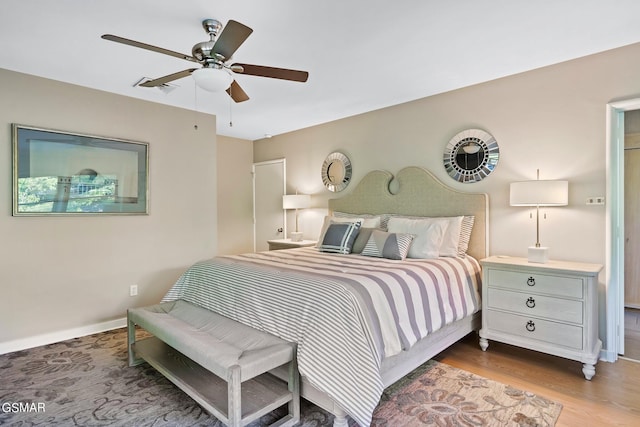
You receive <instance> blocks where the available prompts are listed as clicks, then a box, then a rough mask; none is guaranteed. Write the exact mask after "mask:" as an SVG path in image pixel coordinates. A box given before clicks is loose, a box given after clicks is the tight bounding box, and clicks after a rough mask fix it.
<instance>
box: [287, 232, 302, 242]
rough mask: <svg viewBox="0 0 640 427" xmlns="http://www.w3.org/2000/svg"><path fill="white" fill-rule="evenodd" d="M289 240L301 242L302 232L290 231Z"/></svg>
mask: <svg viewBox="0 0 640 427" xmlns="http://www.w3.org/2000/svg"><path fill="white" fill-rule="evenodd" d="M289 238H290V239H291V241H292V242H302V231H292V232H291V234H290V235H289Z"/></svg>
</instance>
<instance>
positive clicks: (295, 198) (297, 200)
mask: <svg viewBox="0 0 640 427" xmlns="http://www.w3.org/2000/svg"><path fill="white" fill-rule="evenodd" d="M310 205H311V196H310V195H308V194H289V195H287V194H285V195H284V196H282V209H284V210H288V209H295V210H296V231H294V232H292V233H291V234H290V238H291V241H292V242H299V241H301V240H302V232H301V231H298V209H306V208H308V207H309V206H310Z"/></svg>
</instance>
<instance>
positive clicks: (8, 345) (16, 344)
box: [0, 317, 127, 354]
mask: <svg viewBox="0 0 640 427" xmlns="http://www.w3.org/2000/svg"><path fill="white" fill-rule="evenodd" d="M125 326H127V318H126V317H123V318H121V319H115V320H110V321H108V322H102V323H94V324H93V325H87V326H80V327H78V328H72V329H66V330H64V331H57V332H50V333H47V334H42V335H35V336H32V337H29V338H21V339H17V340H13V341H5V342H2V343H0V354H5V353H12V352H14V351H20V350H26V349H28V348H33V347H39V346H41V345H47V344H53V343H56V342H60V341H65V340H70V339H73V338H78V337H84V336H86V335H91V334H97V333H99V332H104V331H110V330H112V329H118V328H124V327H125Z"/></svg>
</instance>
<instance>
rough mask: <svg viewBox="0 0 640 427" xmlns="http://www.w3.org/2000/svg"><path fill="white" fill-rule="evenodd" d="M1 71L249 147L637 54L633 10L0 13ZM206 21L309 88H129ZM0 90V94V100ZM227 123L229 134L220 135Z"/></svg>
mask: <svg viewBox="0 0 640 427" xmlns="http://www.w3.org/2000/svg"><path fill="white" fill-rule="evenodd" d="M0 6H1V9H0V10H1V12H0V68H6V69H9V70H14V71H19V72H24V73H27V74H33V75H37V76H42V77H46V78H50V79H54V80H59V81H63V82H68V83H73V84H77V85H81V86H86V87H91V88H95V89H99V90H104V91H108V92H113V93H117V94H121V95H126V96H131V97H135V98H140V99H145V100H148V101H153V102H159V103H163V104H169V105H174V106H178V107H182V108H187V109H192V110H197V111H202V112H207V113H212V114H215V115H217V117H218V133H219V134H221V135H227V136H234V137H238V138H244V139H249V140H256V139H260V138H263V137H264V136H265V134H271V135H277V134H281V133H284V132H288V131H292V130H296V129H301V128H304V127H308V126H312V125H316V124H320V123H324V122H328V121H332V120H336V119H339V118H342V117H348V116H352V115H355V114H359V113H364V112H367V111H372V110H375V109H379V108H383V107H386V106H390V105H395V104H399V103H402V102H406V101H410V100H414V99H418V98H423V97H426V96H430V95H433V94H437V93H442V92H445V91H449V90H452V89H457V88H460V87H465V86H469V85H472V84H476V83H480V82H484V81H488V80H492V79H496V78H499V77H503V76H507V75H511V74H515V73H519V72H522V71H527V70H530V69H534V68H538V67H542V66H546V65H550V64H554V63H558V62H562V61H566V60H569V59H573V58H577V57H581V56H585V55H589V54H593V53H596V52H600V51H603V50H608V49H612V48H615V47H619V46H624V45H627V44H631V43H635V42H639V41H640V24H638V16H640V1H638V0H609V1H603V0H537V1H531V0H483V1H480V0H455V1H453V0H450V1H445V0H398V1H390V0H384V1H383V0H322V1H321V0H316V1H311V0H306V1H305V0H269V1H267V0H218V1H216V0H180V1H178V0H135V1H132V0H2V2H1V4H0ZM205 18H216V19H218V20H220V21H222V22H223V23H226V22H227V20H228V19H234V20H236V21H239V22H242V23H243V24H245V25H247V26H249V27H251V28H253V30H254V32H253V34H252V35H251V36H250V37H249V38H248V39H247V41H246V42H245V43H244V44H243V45H242V46H241V47H240V48H239V49H238V50H237V52H236V54H235V56H234V58H233V60H234V61H235V62H244V63H250V64H258V65H269V66H274V67H282V68H293V69H299V70H305V71H309V80H308V82H307V83H297V82H288V81H282V80H275V79H268V78H261V77H254V76H243V75H237V74H236V80H237V82H238V83H239V84H240V85H241V86H242V87H243V89H244V90H245V91H246V92H247V94H248V95H249V96H250V97H251V99H250V100H249V101H247V102H244V103H240V104H235V103H234V104H233V105H231V103H230V102H229V97H228V96H227V95H226V94H225V93H209V92H204V91H201V90H200V91H196V89H195V86H194V83H193V80H192V78H191V77H187V78H184V79H181V80H177V81H175V82H174V83H175V84H176V85H178V88H176V89H175V90H174V91H172V92H171V93H169V94H165V93H163V92H161V91H160V90H159V89H156V88H141V87H134V84H135V83H136V82H138V81H139V80H140V79H141V78H142V77H153V78H155V77H160V76H164V75H166V74H170V73H173V72H176V71H180V70H183V69H186V68H191V67H192V65H193V64H192V63H190V62H187V61H184V60H181V59H178V58H173V57H170V56H166V55H162V54H159V53H155V52H149V51H145V50H142V49H137V48H134V47H130V46H125V45H122V44H118V43H113V42H109V41H105V40H102V39H101V38H100V36H101V35H102V34H105V33H111V34H115V35H118V36H121V37H125V38H130V39H134V40H137V41H141V42H144V43H148V44H152V45H155V46H160V47H164V48H166V49H170V50H174V51H178V52H183V53H187V54H190V53H191V47H192V46H193V45H194V44H195V43H197V42H200V41H205V40H207V39H208V36H207V34H205V32H204V30H203V29H202V27H201V21H202V20H203V19H205ZM1 84H2V82H0V87H1ZM230 114H231V116H232V119H233V126H232V127H230V126H229V121H230Z"/></svg>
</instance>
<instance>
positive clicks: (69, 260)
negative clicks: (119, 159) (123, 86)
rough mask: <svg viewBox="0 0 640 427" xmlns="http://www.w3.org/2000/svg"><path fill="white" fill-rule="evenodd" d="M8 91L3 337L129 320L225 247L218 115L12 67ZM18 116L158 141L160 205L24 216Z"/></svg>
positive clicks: (4, 90)
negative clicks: (17, 192)
mask: <svg viewBox="0 0 640 427" xmlns="http://www.w3.org/2000/svg"><path fill="white" fill-rule="evenodd" d="M0 93H1V94H2V95H1V96H0V125H1V127H2V129H3V130H2V132H0V170H2V175H3V177H4V178H3V179H2V180H1V182H2V185H0V201H2V203H1V204H0V206H2V209H1V210H0V239H1V242H2V244H1V245H0V290H1V293H0V347H1V345H2V344H3V343H6V342H12V341H15V340H20V339H23V340H24V339H25V338H28V337H33V336H39V335H42V334H51V333H54V332H58V331H64V330H68V329H74V328H83V327H87V326H88V325H93V324H98V323H102V322H109V321H112V320H114V319H121V318H122V317H124V316H125V314H126V309H127V307H131V306H140V305H144V304H151V303H156V302H157V301H158V300H159V299H160V297H161V296H162V295H163V294H164V293H165V292H166V290H167V289H168V288H169V287H170V285H171V284H172V283H173V282H174V281H175V280H176V278H177V277H178V276H179V274H180V273H181V271H182V270H183V269H184V268H186V267H187V266H188V265H190V264H192V263H193V262H194V261H196V260H199V259H203V258H207V257H211V256H213V255H215V254H216V241H217V231H216V224H217V218H216V215H217V210H216V204H217V203H216V197H217V196H216V192H217V183H216V179H217V178H216V167H215V165H216V136H215V135H216V126H215V119H214V120H211V116H209V115H201V117H200V118H197V117H196V115H195V113H194V112H193V111H186V110H181V109H178V108H173V107H167V106H162V105H159V104H154V103H150V102H144V101H140V100H136V99H133V98H127V97H123V96H119V95H113V94H108V93H105V92H100V91H95V90H91V89H87V88H83V87H79V86H73V85H69V84H65V83H60V82H54V81H51V80H45V79H41V78H36V77H32V76H28V75H24V74H19V73H14V72H10V71H6V70H0ZM194 119H197V120H198V121H199V123H198V130H195V129H194ZM11 123H20V124H24V125H32V126H38V127H44V128H52V129H59V130H64V131H70V132H78V133H85V134H93V135H100V136H109V137H115V138H123V139H130V140H136V141H144V142H148V143H149V175H150V176H149V185H150V198H149V204H150V207H149V209H150V214H149V215H147V216H91V217H88V216H84V217H69V216H63V217H12V216H11ZM134 284H137V285H138V287H139V296H137V297H129V286H130V285H134Z"/></svg>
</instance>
